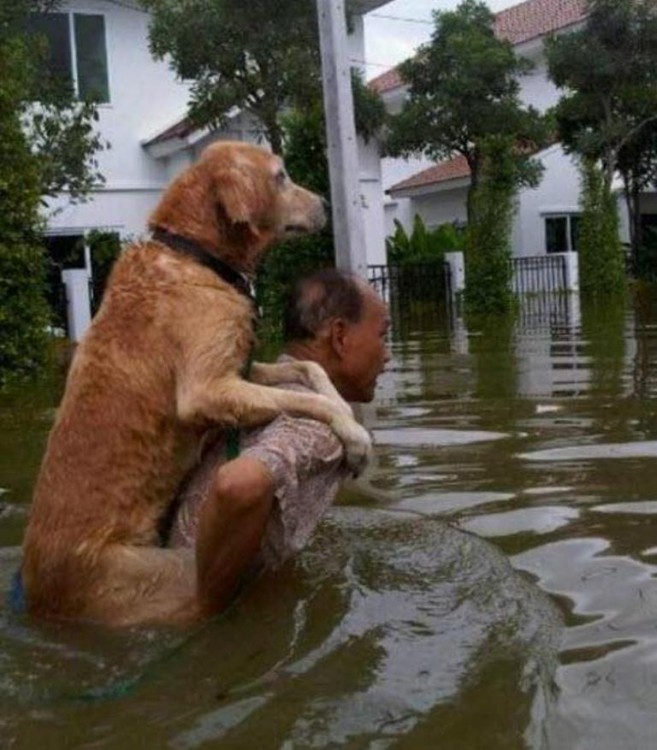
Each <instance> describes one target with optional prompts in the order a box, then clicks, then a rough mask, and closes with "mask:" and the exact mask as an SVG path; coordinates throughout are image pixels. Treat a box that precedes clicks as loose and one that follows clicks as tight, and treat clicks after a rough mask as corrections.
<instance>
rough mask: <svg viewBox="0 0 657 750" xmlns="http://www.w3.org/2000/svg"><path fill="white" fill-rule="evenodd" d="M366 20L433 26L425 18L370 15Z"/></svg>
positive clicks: (380, 14)
mask: <svg viewBox="0 0 657 750" xmlns="http://www.w3.org/2000/svg"><path fill="white" fill-rule="evenodd" d="M368 18H385V19H386V20H387V21H403V22H404V23H421V24H426V25H427V26H433V21H429V20H427V19H426V18H404V17H403V16H389V15H387V14H385V13H370V14H369V16H368Z"/></svg>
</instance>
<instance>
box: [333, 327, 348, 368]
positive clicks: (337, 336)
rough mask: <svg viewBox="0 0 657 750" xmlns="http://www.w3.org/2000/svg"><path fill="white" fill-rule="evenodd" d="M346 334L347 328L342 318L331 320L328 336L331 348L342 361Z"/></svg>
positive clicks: (345, 348) (345, 347)
mask: <svg viewBox="0 0 657 750" xmlns="http://www.w3.org/2000/svg"><path fill="white" fill-rule="evenodd" d="M347 333H348V326H347V323H346V321H345V320H343V319H342V318H333V320H331V322H330V327H329V335H330V340H331V348H332V349H333V352H334V354H335V355H336V356H337V357H339V358H340V359H342V358H343V357H344V356H345V353H346V350H347Z"/></svg>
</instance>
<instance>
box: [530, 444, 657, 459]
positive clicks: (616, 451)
mask: <svg viewBox="0 0 657 750" xmlns="http://www.w3.org/2000/svg"><path fill="white" fill-rule="evenodd" d="M517 457H518V458H522V459H525V460H527V461H587V460H598V459H610V458H657V440H641V441H637V442H633V443H596V444H593V445H572V446H567V447H564V448H549V449H547V450H541V451H532V452H530V453H519V454H518V456H517Z"/></svg>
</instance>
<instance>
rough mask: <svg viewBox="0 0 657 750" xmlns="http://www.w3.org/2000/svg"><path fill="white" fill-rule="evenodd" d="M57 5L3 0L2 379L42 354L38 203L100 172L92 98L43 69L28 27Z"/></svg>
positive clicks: (77, 193)
mask: <svg viewBox="0 0 657 750" xmlns="http://www.w3.org/2000/svg"><path fill="white" fill-rule="evenodd" d="M54 7H56V3H55V2H48V1H44V2H39V1H37V0H0V384H2V383H4V382H5V381H6V380H7V379H8V378H9V377H10V376H11V375H16V374H18V375H22V374H27V373H30V372H33V371H34V370H35V369H36V368H38V366H39V365H40V364H41V363H42V362H43V360H44V356H45V351H46V343H47V337H46V329H47V325H48V322H49V317H50V316H49V310H48V307H47V304H46V302H45V297H44V285H45V271H46V263H47V259H46V256H45V251H44V248H43V246H42V243H41V236H42V232H43V229H44V222H43V217H42V215H41V207H42V203H43V201H44V199H45V198H47V197H50V196H53V195H55V194H56V193H57V192H58V191H60V190H62V189H64V188H66V189H68V190H70V192H71V196H72V198H73V199H79V198H81V197H83V196H84V194H85V192H86V191H87V190H88V189H89V187H90V185H91V183H92V182H94V181H95V180H96V179H97V175H96V174H95V172H94V169H93V163H92V162H93V153H94V152H95V150H96V149H97V148H98V147H99V145H100V143H99V141H98V138H97V136H96V135H95V133H94V131H93V121H94V112H95V110H94V108H93V105H92V104H88V103H83V102H75V101H74V99H73V97H72V92H71V91H70V89H69V90H66V88H65V86H64V85H62V84H61V82H57V81H54V80H52V79H50V78H49V77H48V76H47V75H44V69H43V63H44V60H45V54H46V51H47V50H46V46H45V40H43V39H41V38H38V37H37V38H35V37H33V36H32V35H30V34H29V33H28V31H27V28H28V19H29V14H30V13H31V12H33V11H47V10H52V9H53V8H54ZM35 102H39V103H38V104H36V103H35Z"/></svg>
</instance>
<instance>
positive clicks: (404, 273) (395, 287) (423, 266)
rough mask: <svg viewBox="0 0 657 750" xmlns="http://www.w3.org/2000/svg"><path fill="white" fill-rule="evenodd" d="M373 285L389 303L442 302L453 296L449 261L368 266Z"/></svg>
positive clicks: (370, 280) (368, 274) (368, 273)
mask: <svg viewBox="0 0 657 750" xmlns="http://www.w3.org/2000/svg"><path fill="white" fill-rule="evenodd" d="M367 277H368V279H369V282H370V284H371V285H372V286H373V287H374V289H376V291H377V292H378V293H379V294H380V295H381V297H382V299H383V300H385V302H387V303H389V304H405V303H411V302H414V301H430V300H435V301H443V300H445V299H448V298H449V296H450V293H451V292H450V288H451V274H450V269H449V264H448V263H444V262H443V261H438V262H435V263H413V264H412V265H385V266H384V265H373V266H368V267H367Z"/></svg>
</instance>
